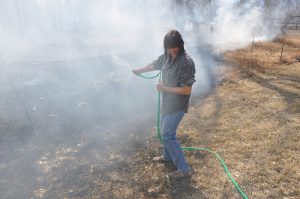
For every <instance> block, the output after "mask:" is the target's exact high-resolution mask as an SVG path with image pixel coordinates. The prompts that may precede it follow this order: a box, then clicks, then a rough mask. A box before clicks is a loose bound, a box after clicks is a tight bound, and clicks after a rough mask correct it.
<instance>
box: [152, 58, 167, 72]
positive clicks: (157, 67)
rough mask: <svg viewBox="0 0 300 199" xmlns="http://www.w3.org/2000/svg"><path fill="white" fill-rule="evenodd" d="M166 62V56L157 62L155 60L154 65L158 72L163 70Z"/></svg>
mask: <svg viewBox="0 0 300 199" xmlns="http://www.w3.org/2000/svg"><path fill="white" fill-rule="evenodd" d="M164 62H165V56H164V55H161V56H159V57H158V58H157V59H156V60H154V61H153V63H152V64H153V66H154V68H155V69H156V70H161V69H162V66H163V64H164Z"/></svg>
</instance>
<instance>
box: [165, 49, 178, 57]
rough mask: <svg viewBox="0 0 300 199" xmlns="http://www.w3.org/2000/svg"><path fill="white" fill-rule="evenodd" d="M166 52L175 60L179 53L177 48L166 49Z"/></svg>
mask: <svg viewBox="0 0 300 199" xmlns="http://www.w3.org/2000/svg"><path fill="white" fill-rule="evenodd" d="M167 52H168V54H169V55H171V56H172V58H173V59H175V58H176V57H177V55H178V53H179V47H173V48H168V49H167Z"/></svg>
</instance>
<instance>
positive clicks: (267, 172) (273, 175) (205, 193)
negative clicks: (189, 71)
mask: <svg viewBox="0 0 300 199" xmlns="http://www.w3.org/2000/svg"><path fill="white" fill-rule="evenodd" d="M283 39H284V40H285V41H289V42H286V43H287V45H286V47H285V48H284V53H283V59H282V60H280V59H279V58H280V54H281V47H282V43H281V42H280V41H282V40H280V41H277V40H276V41H273V42H259V43H255V45H254V48H252V46H250V47H248V48H245V49H241V50H237V51H232V52H227V53H225V55H224V59H225V62H224V65H223V66H222V67H221V69H222V71H223V72H220V76H222V77H224V78H223V79H222V81H221V82H220V84H219V85H218V86H217V87H216V89H215V90H214V91H213V92H212V93H210V94H209V95H208V96H207V97H205V98H196V99H194V100H193V101H196V103H195V104H194V105H193V106H192V107H191V108H190V111H189V114H187V115H186V116H185V118H184V120H183V121H182V123H181V125H180V128H179V130H178V136H179V139H180V141H181V143H182V145H183V146H195V147H207V148H211V149H212V150H214V151H217V152H218V153H219V154H220V155H221V156H222V157H223V158H224V160H225V162H226V164H227V166H228V168H229V170H230V172H231V173H232V176H233V177H234V178H235V179H236V181H237V182H238V183H239V185H240V186H241V188H242V189H243V190H244V191H245V193H246V194H247V195H248V196H249V198H255V199H298V198H300V186H299V182H300V170H299V165H300V156H299V154H300V135H299V130H300V62H298V61H297V60H296V59H295V57H296V56H299V42H300V35H299V33H298V35H296V34H295V35H291V34H288V35H287V36H286V37H284V38H283ZM291 43H293V44H291ZM283 60H286V61H283ZM143 121H144V120H142V119H141V121H135V124H139V127H138V128H132V127H130V129H128V133H124V135H122V136H121V135H119V136H118V139H117V138H116V137H115V135H116V134H114V131H118V129H115V128H113V127H112V129H108V130H107V132H102V133H103V135H107V136H105V137H101V140H105V142H107V143H110V144H109V145H110V146H108V147H106V148H102V147H101V144H99V143H98V142H97V139H98V138H97V139H96V138H94V135H93V139H90V138H88V137H87V135H82V137H81V136H78V138H76V139H75V138H72V139H70V140H71V141H70V140H69V141H67V140H65V141H62V143H61V144H58V145H54V146H48V147H47V146H41V148H43V149H44V150H45V155H43V156H42V157H41V159H40V160H38V161H37V162H38V164H37V165H38V166H40V167H41V169H42V170H45V172H43V173H41V175H40V176H39V178H38V179H39V181H40V182H41V183H40V184H39V185H38V186H36V188H35V190H34V192H33V193H32V194H31V195H32V198H178V199H182V198H183V199H184V198H186V199H187V198H188V199H190V198H195V199H234V198H241V197H240V195H239V194H238V193H237V191H236V190H235V188H234V186H233V185H232V183H231V182H230V181H229V179H228V177H227V176H226V174H225V173H224V171H223V169H222V167H221V165H220V163H219V162H218V160H217V159H216V158H215V157H214V156H213V155H211V154H208V153H206V152H202V151H189V152H186V155H187V160H188V162H189V164H190V165H191V167H192V168H193V169H194V170H195V175H193V177H192V179H187V180H182V181H168V180H166V178H165V175H166V174H167V173H169V172H172V171H174V170H175V169H176V168H175V167H174V166H172V164H157V163H154V162H153V161H152V158H153V157H155V156H157V155H160V154H161V149H162V148H161V144H160V143H159V140H158V139H157V138H156V135H155V129H153V131H152V133H151V132H147V131H150V130H149V128H148V126H150V125H149V123H150V124H151V125H152V124H153V123H154V121H152V120H151V121H149V120H148V121H144V122H143ZM5 124H6V121H0V126H3V125H5ZM20 128H21V127H20ZM147 129H148V130H147ZM149 134H150V137H147V136H149ZM101 135H102V134H101ZM99 139H100V138H99ZM0 155H1V152H0ZM18 163H19V162H15V164H18ZM4 166H5V167H9V165H4ZM4 166H3V165H0V170H1V169H2V170H1V171H3V170H5V168H4ZM12 172H14V174H13V175H12V176H14V175H17V174H15V172H16V171H12ZM19 175H20V174H19ZM21 176H22V175H21ZM8 180H10V181H12V184H15V186H17V185H18V183H17V182H16V181H17V180H15V181H13V180H14V179H8ZM19 186H20V187H21V188H24V186H25V185H23V184H22V185H19ZM2 190H4V189H2ZM25 190H26V187H25ZM7 194H11V195H13V194H12V193H7ZM20 197H21V196H20ZM4 198H8V197H5V196H4Z"/></svg>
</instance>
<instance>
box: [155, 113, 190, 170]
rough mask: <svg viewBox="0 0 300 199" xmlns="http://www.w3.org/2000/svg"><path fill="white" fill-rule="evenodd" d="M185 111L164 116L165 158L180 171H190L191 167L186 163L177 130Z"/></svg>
mask: <svg viewBox="0 0 300 199" xmlns="http://www.w3.org/2000/svg"><path fill="white" fill-rule="evenodd" d="M184 113H185V112H184V111H181V112H178V113H174V114H170V115H162V118H161V129H162V138H163V158H164V159H165V160H167V161H172V162H173V163H174V164H175V166H176V167H177V169H178V170H179V171H183V172H187V171H190V167H189V165H188V164H187V162H186V159H185V157H184V153H183V151H182V149H181V148H180V144H179V142H178V140H177V138H176V130H177V127H178V125H179V123H180V121H181V119H182V118H183V116H184Z"/></svg>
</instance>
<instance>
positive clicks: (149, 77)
mask: <svg viewBox="0 0 300 199" xmlns="http://www.w3.org/2000/svg"><path fill="white" fill-rule="evenodd" d="M139 76H140V77H143V78H145V79H153V78H156V77H158V76H159V78H161V73H160V72H159V73H157V74H156V75H154V76H145V75H142V74H139ZM156 131H157V137H158V138H159V140H160V142H161V143H163V138H162V136H161V133H160V92H157V112H156ZM181 149H182V150H186V151H194V150H200V151H207V152H209V153H212V154H213V155H214V156H215V157H216V158H217V159H218V160H219V162H220V163H221V165H222V167H223V169H224V171H225V173H226V174H227V176H228V177H229V179H230V181H231V182H232V183H233V185H234V186H235V188H236V190H237V191H238V192H239V194H240V195H241V196H242V198H243V199H248V197H247V195H246V194H245V193H244V192H243V191H242V189H241V188H240V187H239V185H238V183H237V182H236V181H235V180H234V178H233V177H232V175H231V174H230V172H229V171H228V168H227V166H226V164H225V162H224V160H223V159H222V158H221V156H220V155H219V154H218V153H217V152H214V151H212V150H210V149H208V148H197V147H181Z"/></svg>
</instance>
